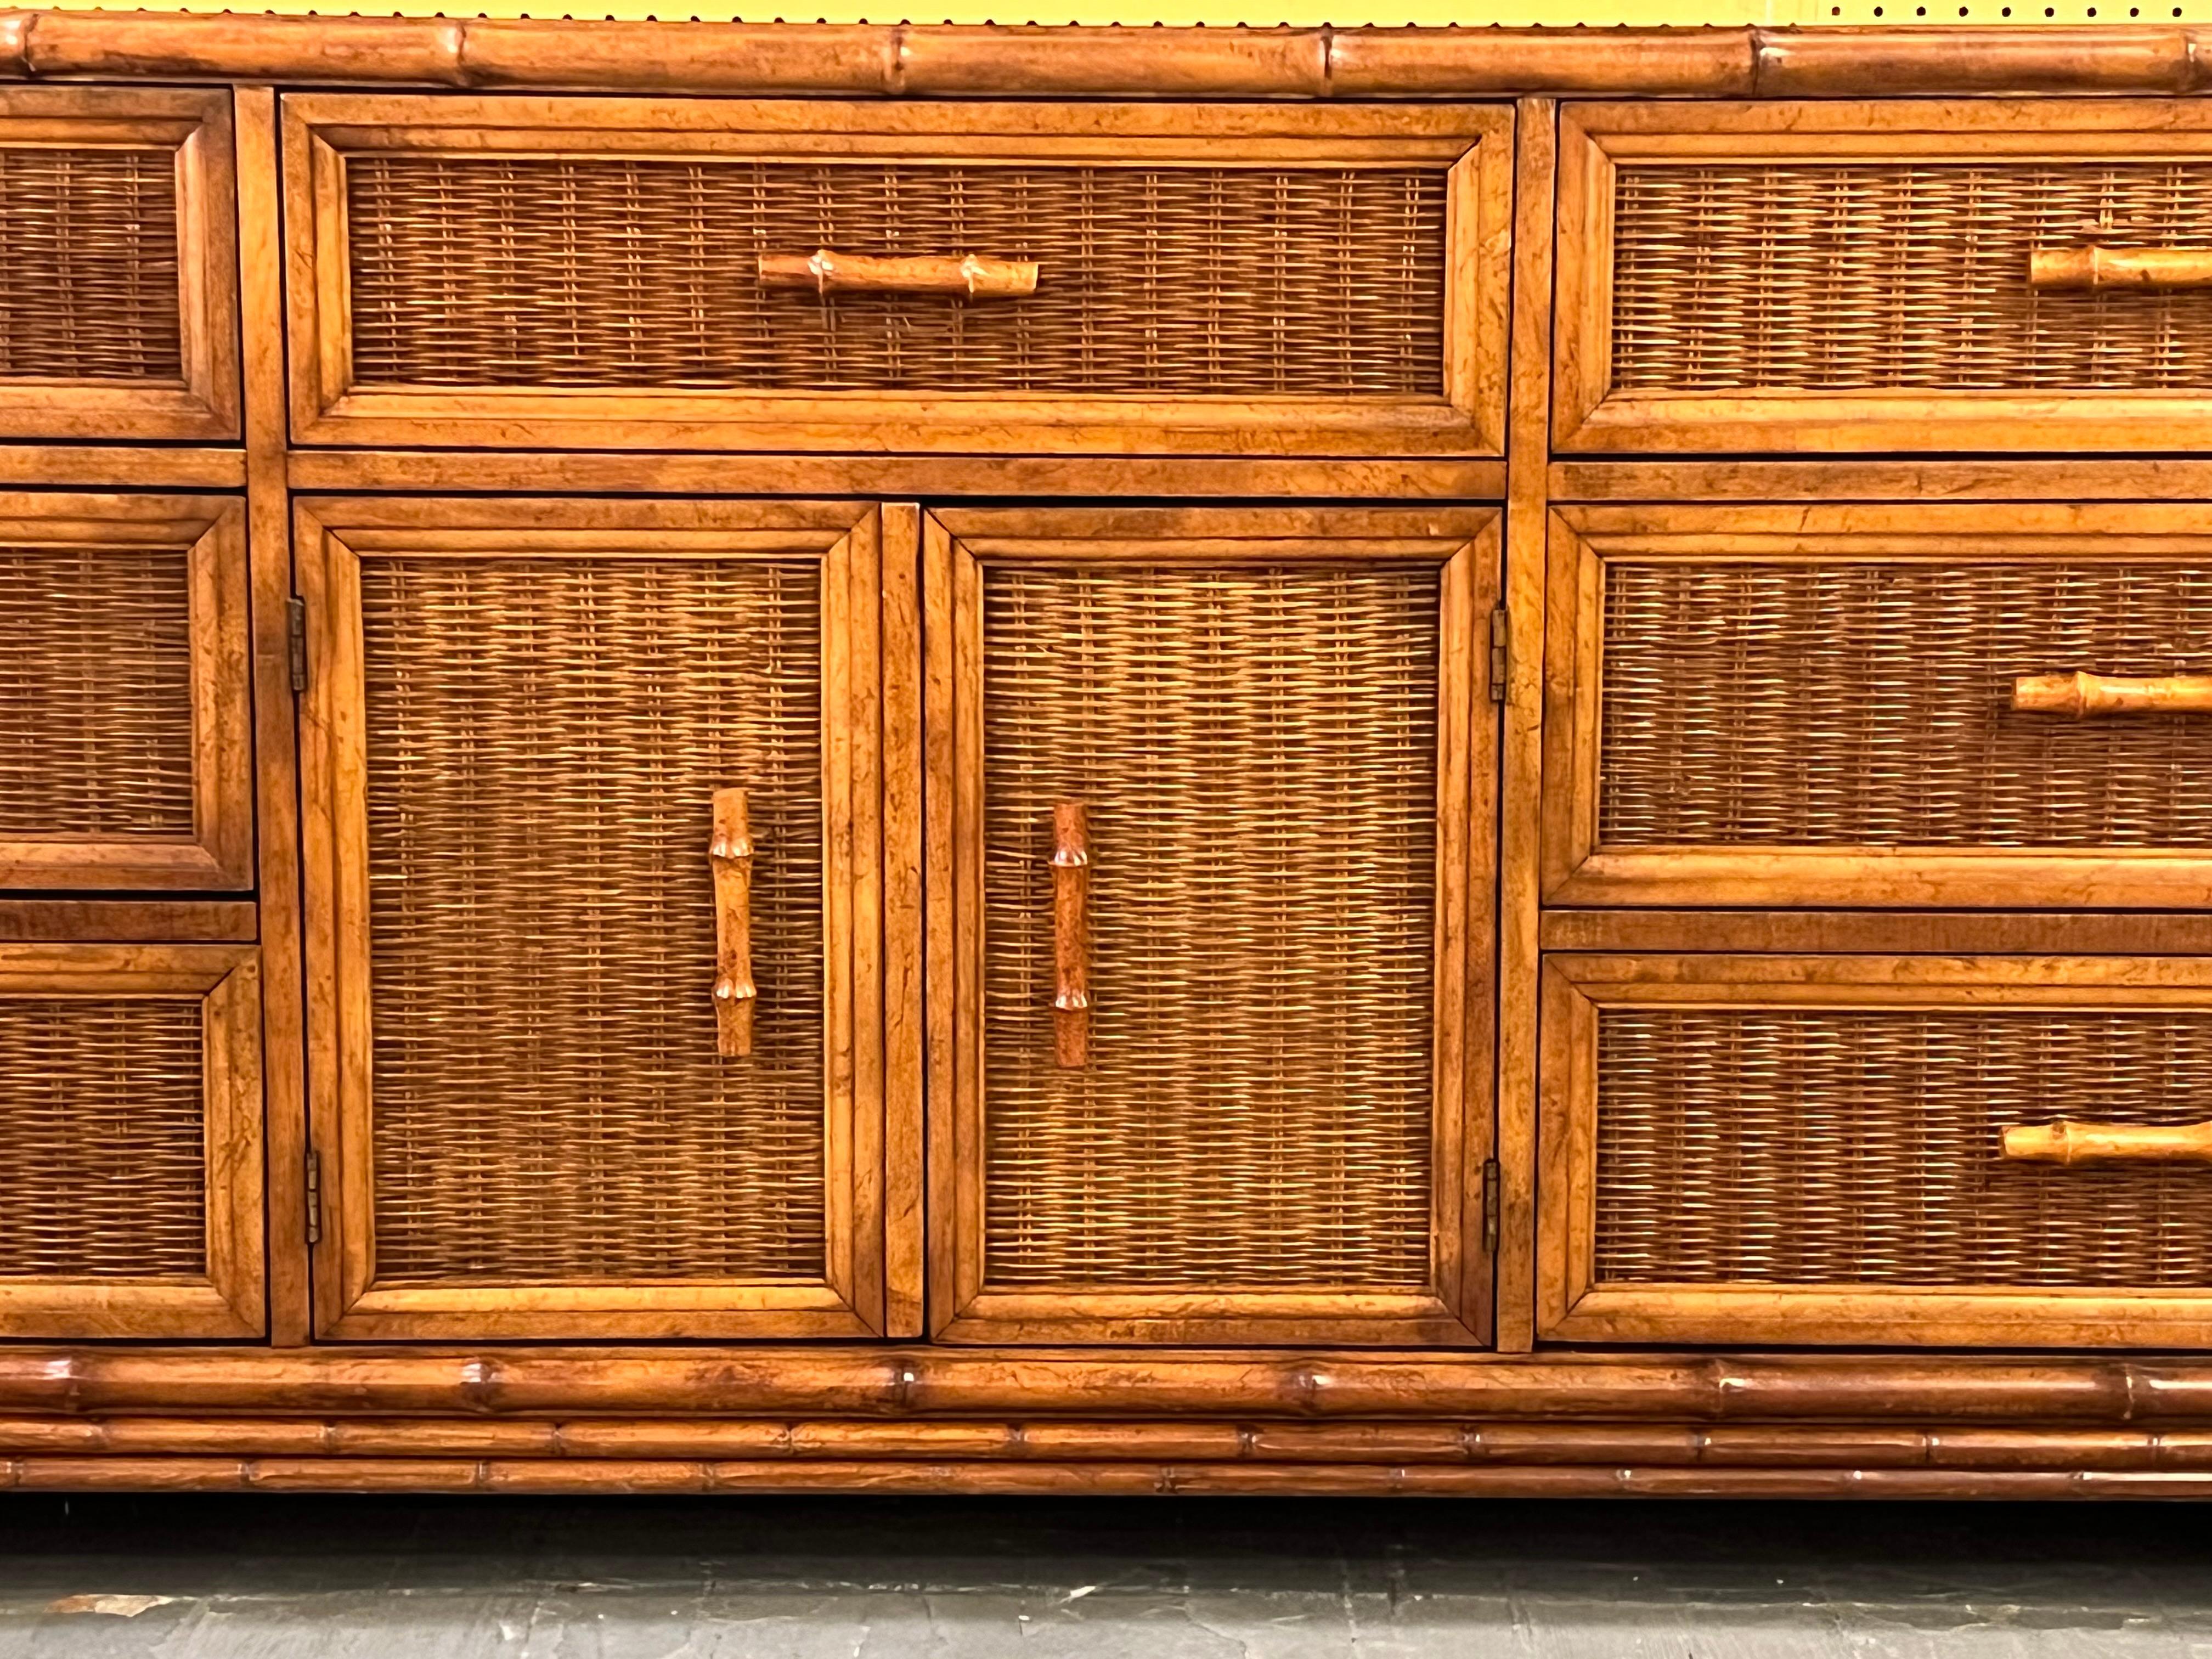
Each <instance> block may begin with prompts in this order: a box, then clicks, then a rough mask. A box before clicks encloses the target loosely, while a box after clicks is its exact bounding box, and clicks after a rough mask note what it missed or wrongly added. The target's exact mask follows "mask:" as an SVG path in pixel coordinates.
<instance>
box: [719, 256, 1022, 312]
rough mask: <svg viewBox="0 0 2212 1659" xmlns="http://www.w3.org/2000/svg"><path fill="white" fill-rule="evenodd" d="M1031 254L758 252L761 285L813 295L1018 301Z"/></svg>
mask: <svg viewBox="0 0 2212 1659" xmlns="http://www.w3.org/2000/svg"><path fill="white" fill-rule="evenodd" d="M1037 269H1038V267H1037V263H1036V260H1034V259H987V258H984V257H983V256H982V255H981V254H980V253H963V254H961V255H960V256H959V257H957V258H954V257H953V256H951V255H950V254H936V253H924V254H917V255H914V256H912V257H910V258H896V259H886V258H878V257H877V256H875V255H874V254H870V253H838V252H833V251H831V250H830V249H829V248H826V247H823V248H817V249H815V251H814V252H811V253H763V254H762V255H761V257H760V284H761V286H762V287H763V288H811V289H813V290H814V291H815V292H816V293H817V294H964V295H967V296H968V297H969V299H971V300H1018V299H1020V298H1021V297H1022V296H1023V295H1025V294H1034V293H1036V285H1037Z"/></svg>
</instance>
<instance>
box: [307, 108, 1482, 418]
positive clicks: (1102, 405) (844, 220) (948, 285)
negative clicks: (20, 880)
mask: <svg viewBox="0 0 2212 1659" xmlns="http://www.w3.org/2000/svg"><path fill="white" fill-rule="evenodd" d="M284 130H285V168H286V179H287V188H288V191H289V198H288V199H289V206H288V212H287V217H286V229H287V234H288V236H289V239H290V243H291V255H290V258H291V265H290V269H291V270H292V271H293V272H294V275H295V280H294V281H293V283H292V284H291V304H292V324H291V326H292V367H293V404H292V414H293V427H294V435H295V439H296V440H298V441H301V442H305V443H337V444H356V443H415V444H422V443H428V444H441V445H489V446H508V447H511V446H516V445H538V446H548V447H561V446H573V447H609V448H645V449H653V448H660V449H685V448H709V449H711V448H739V449H743V448H766V449H775V450H791V449H817V450H819V449H845V450H852V449H860V450H889V449H905V450H913V449H950V450H960V451H966V452H976V451H994V450H995V451H1038V452H1054V451H1061V452H1066V451H1094V452H1095V451H1147V450H1150V451H1196V452H1200V453H1217V454H1219V453H1240V452H1241V453H1285V454H1301V453H1318V454H1332V455H1343V454H1374V453H1383V454H1398V453H1406V454H1418V453H1456V454H1466V453H1477V454H1480V453H1488V454H1495V453H1499V449H1500V443H1501V433H1502V427H1503V418H1504V415H1503V405H1504V390H1503V387H1504V379H1503V368H1504V325H1505V322H1504V319H1505V294H1506V279H1507V274H1508V273H1507V264H1508V259H1509V253H1508V248H1507V238H1508V227H1509V221H1510V197H1511V155H1510V150H1511V143H1512V139H1511V131H1512V115H1511V112H1510V111H1509V110H1506V109H1504V108H1502V107H1498V106H1489V107H1484V106H1454V107H1451V108H1437V109H1429V108H1414V107H1401V108H1389V109H1386V108H1369V109H1322V108H1297V107H1291V106H1264V105H1249V106H1115V105H1082V106H1073V105H1054V104H1021V103H1000V104H988V105H982V104H978V105H962V104H916V105H900V104H847V103H835V102H828V101H817V100H787V101H782V102H775V103H749V102H735V101H717V100H705V99H683V100H641V99H612V98H566V99H563V98H529V97H512V96H508V97H483V98H453V97H445V96H436V97H428V96H351V95H338V94H301V95H299V96H294V97H289V98H287V99H286V100H285V101H284Z"/></svg>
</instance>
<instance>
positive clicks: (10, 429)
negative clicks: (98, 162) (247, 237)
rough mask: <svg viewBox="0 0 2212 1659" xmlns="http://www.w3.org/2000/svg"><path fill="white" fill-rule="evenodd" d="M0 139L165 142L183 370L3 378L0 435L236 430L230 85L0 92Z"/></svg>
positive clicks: (182, 436)
mask: <svg viewBox="0 0 2212 1659" xmlns="http://www.w3.org/2000/svg"><path fill="white" fill-rule="evenodd" d="M0 144H24V145H39V146H45V145H87V146H93V147H109V146H120V147H129V148H134V149H137V148H164V149H174V150H175V151H176V153H177V278H178V289H179V293H178V296H177V320H178V327H179V343H180V345H181V347H182V350H181V353H180V358H181V366H182V368H183V371H184V372H183V374H182V376H181V378H179V379H178V380H173V381H164V380H0V433H4V434H5V435H7V436H9V437H15V438H45V439H60V440H70V441H112V440H133V439H135V440H139V441H191V440H198V441H203V442H205V441H222V440H226V439H228V440H232V441H235V440H236V439H237V438H238V436H239V422H240V386H239V331H238V202H237V195H238V187H237V166H236V160H235V147H234V143H233V140H232V134H231V95H230V93H229V91H228V89H216V90H205V89H201V88H181V87H179V88H166V87H6V88H0Z"/></svg>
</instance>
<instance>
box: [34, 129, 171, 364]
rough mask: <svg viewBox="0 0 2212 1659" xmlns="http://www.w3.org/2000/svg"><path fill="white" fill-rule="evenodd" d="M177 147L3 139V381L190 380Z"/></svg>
mask: <svg viewBox="0 0 2212 1659" xmlns="http://www.w3.org/2000/svg"><path fill="white" fill-rule="evenodd" d="M177 273H178V243H177V157H176V152H175V151H174V150H173V149H83V148H78V147H75V146H61V147H53V148H47V147H43V146H42V147H39V148H32V147H30V146H27V145H11V144H9V143H6V142H5V139H4V137H0V381H5V380H155V381H167V382H175V381H179V380H183V378H184V372H185V365H184V343H183V336H182V319H181V316H180V313H179V289H178V274H177Z"/></svg>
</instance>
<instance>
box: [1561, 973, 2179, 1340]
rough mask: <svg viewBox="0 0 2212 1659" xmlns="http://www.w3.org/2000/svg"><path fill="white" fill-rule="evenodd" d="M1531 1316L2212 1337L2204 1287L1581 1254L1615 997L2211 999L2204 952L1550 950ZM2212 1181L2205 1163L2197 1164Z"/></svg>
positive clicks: (1635, 1324)
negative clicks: (1819, 1277) (1693, 1265)
mask: <svg viewBox="0 0 2212 1659" xmlns="http://www.w3.org/2000/svg"><path fill="white" fill-rule="evenodd" d="M1540 997H1541V1085H1540V1090H1539V1098H1538V1110H1539V1117H1540V1128H1539V1136H1540V1140H1539V1164H1538V1176H1537V1194H1538V1197H1537V1258H1536V1259H1537V1276H1536V1324H1537V1335H1538V1336H1539V1338H1541V1339H1544V1340H1553V1341H1562V1342H1593V1343H1620V1342H1632V1343H1677V1342H1679V1343H1713V1344H1728V1345H1741V1344H1752V1343H1756V1344H1760V1345H1770V1344H1774V1345H1784V1344H1806V1345H1811V1344H1819V1345H1823V1346H1838V1345H1847V1344H1866V1345H1903V1346H1961V1347H1963V1346H2006V1347H2146V1348H2155V1347H2205V1346H2212V1286H2208V1287H2207V1288H2206V1289H2205V1290H2203V1291H2199V1292H2196V1293H2193V1294H2192V1293H2187V1292H2177V1291H2166V1290H2144V1291H2125V1290H2120V1291H2115V1290H2102V1289H2100V1290H2087V1291H2063V1290H2052V1289H2049V1288H2046V1287H2035V1288H2029V1289H2011V1288H2006V1287H2002V1286H1992V1285H1957V1286H1941V1287H1933V1288H1929V1287H1919V1286H1909V1285H1769V1284H1753V1283H1735V1284H1720V1285H1715V1284H1705V1283H1699V1284H1690V1285H1663V1284H1643V1283H1638V1284H1634V1285H1618V1284H1607V1283H1604V1282H1602V1281H1601V1280H1599V1279H1597V1277H1596V1274H1595V1266H1594V1261H1593V1256H1594V1245H1595V1225H1596V1206H1597V1197H1598V1194H1597V1168H1596V1146H1597V1110H1598V1100H1597V1078H1596V1064H1595V1059H1596V1048H1597V1018H1598V1012H1599V1010H1600V1009H1601V1008H1604V1007H1607V1006H1623V1005H1628V1004H1637V1003H1643V1004H1657V1005H1665V1006H1678V1007H1680V1006H1696V1007H1735V1008H1746V1007H1759V1008H1767V1007H1788V1006H1814V1007H1820V1008H1843V1009H1869V1008H1911V1007H1928V1006H1951V1007H1958V1006H1972V1007H1978V1008H1979V1007H2007V1008H2037V1007H2047V1008H2053V1009H2067V1010H2080V1009H2085V1008H2086V1009H2115V1008H2161V1007H2163V1008H2176V1007H2179V1008H2212V959H2191V958H2177V957H2055V956H2054V957H2001V956H1979V957H1883V956H1866V957H1859V956H1851V957H1831V956H1706V955H1683V954H1666V953H1650V954H1637V955H1580V954H1561V955H1553V956H1547V957H1545V959H1544V963H1543V967H1542V970H1541V988H1540ZM2206 1181H2207V1183H2208V1189H2212V1173H2209V1174H2208V1175H2207V1176H2206Z"/></svg>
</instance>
